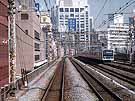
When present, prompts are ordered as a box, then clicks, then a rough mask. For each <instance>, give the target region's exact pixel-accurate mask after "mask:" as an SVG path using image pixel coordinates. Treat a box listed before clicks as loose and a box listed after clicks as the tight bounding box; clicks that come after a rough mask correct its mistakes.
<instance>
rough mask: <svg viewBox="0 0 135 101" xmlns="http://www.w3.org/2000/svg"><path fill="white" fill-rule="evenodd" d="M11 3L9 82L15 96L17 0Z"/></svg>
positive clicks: (12, 94)
mask: <svg viewBox="0 0 135 101" xmlns="http://www.w3.org/2000/svg"><path fill="white" fill-rule="evenodd" d="M8 3H9V7H8V8H9V12H8V13H9V16H8V21H9V31H8V32H9V34H8V37H9V42H8V44H9V45H8V46H9V49H8V50H9V83H12V88H11V89H12V91H11V96H15V78H16V72H15V71H16V33H15V0H8Z"/></svg>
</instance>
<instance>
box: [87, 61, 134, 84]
mask: <svg viewBox="0 0 135 101" xmlns="http://www.w3.org/2000/svg"><path fill="white" fill-rule="evenodd" d="M89 65H90V66H93V68H96V69H99V70H102V71H103V72H106V73H108V74H110V75H112V76H114V77H116V78H118V79H120V80H122V81H124V82H127V83H129V84H131V85H133V86H135V78H134V77H130V76H128V75H125V74H123V73H121V72H118V71H116V70H112V69H109V68H108V67H105V66H100V65H98V64H96V63H93V62H91V64H89ZM112 68H113V67H112Z"/></svg>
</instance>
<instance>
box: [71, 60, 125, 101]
mask: <svg viewBox="0 0 135 101" xmlns="http://www.w3.org/2000/svg"><path fill="white" fill-rule="evenodd" d="M71 62H72V63H73V65H74V66H75V67H76V69H77V70H78V72H79V73H80V74H81V75H82V77H83V78H84V79H85V80H86V82H87V83H88V85H89V86H90V88H92V90H93V91H94V93H95V94H96V96H97V97H98V98H99V100H100V101H105V98H103V96H102V94H100V92H98V91H97V89H96V88H95V87H94V86H93V85H92V84H91V82H90V81H89V80H88V79H89V78H92V79H93V80H94V81H95V82H97V83H98V85H99V86H100V87H102V88H103V89H104V90H105V91H106V92H107V93H108V94H109V96H111V97H112V98H113V99H115V100H116V101H122V98H120V97H119V96H118V95H117V94H115V93H114V92H113V91H112V90H111V89H109V88H107V87H106V86H105V85H104V84H103V83H102V82H101V81H99V80H98V79H97V78H96V77H94V76H93V75H91V74H90V73H89V72H88V71H87V70H85V69H84V68H83V67H82V66H81V65H80V64H79V63H77V62H75V61H74V60H72V59H71Z"/></svg>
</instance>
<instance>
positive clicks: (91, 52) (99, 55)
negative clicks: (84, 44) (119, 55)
mask: <svg viewBox="0 0 135 101" xmlns="http://www.w3.org/2000/svg"><path fill="white" fill-rule="evenodd" d="M78 56H79V57H86V58H90V59H94V60H99V61H114V51H113V50H112V49H102V48H99V47H98V48H97V47H92V48H90V49H88V50H85V51H83V52H81V53H79V55H78Z"/></svg>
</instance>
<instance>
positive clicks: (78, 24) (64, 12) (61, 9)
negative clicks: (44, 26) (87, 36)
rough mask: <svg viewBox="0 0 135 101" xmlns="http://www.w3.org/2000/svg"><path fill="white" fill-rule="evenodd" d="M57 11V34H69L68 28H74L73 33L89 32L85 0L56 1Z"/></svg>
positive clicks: (87, 9)
mask: <svg viewBox="0 0 135 101" xmlns="http://www.w3.org/2000/svg"><path fill="white" fill-rule="evenodd" d="M57 11H58V13H57V14H58V15H57V16H58V18H57V20H58V22H57V24H58V32H69V31H71V30H70V28H69V27H74V28H73V30H72V31H75V32H89V31H90V24H89V5H88V4H87V0H58V1H57ZM72 20H73V21H72ZM70 21H71V23H74V26H72V25H71V23H70ZM70 25H71V26H70Z"/></svg>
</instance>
